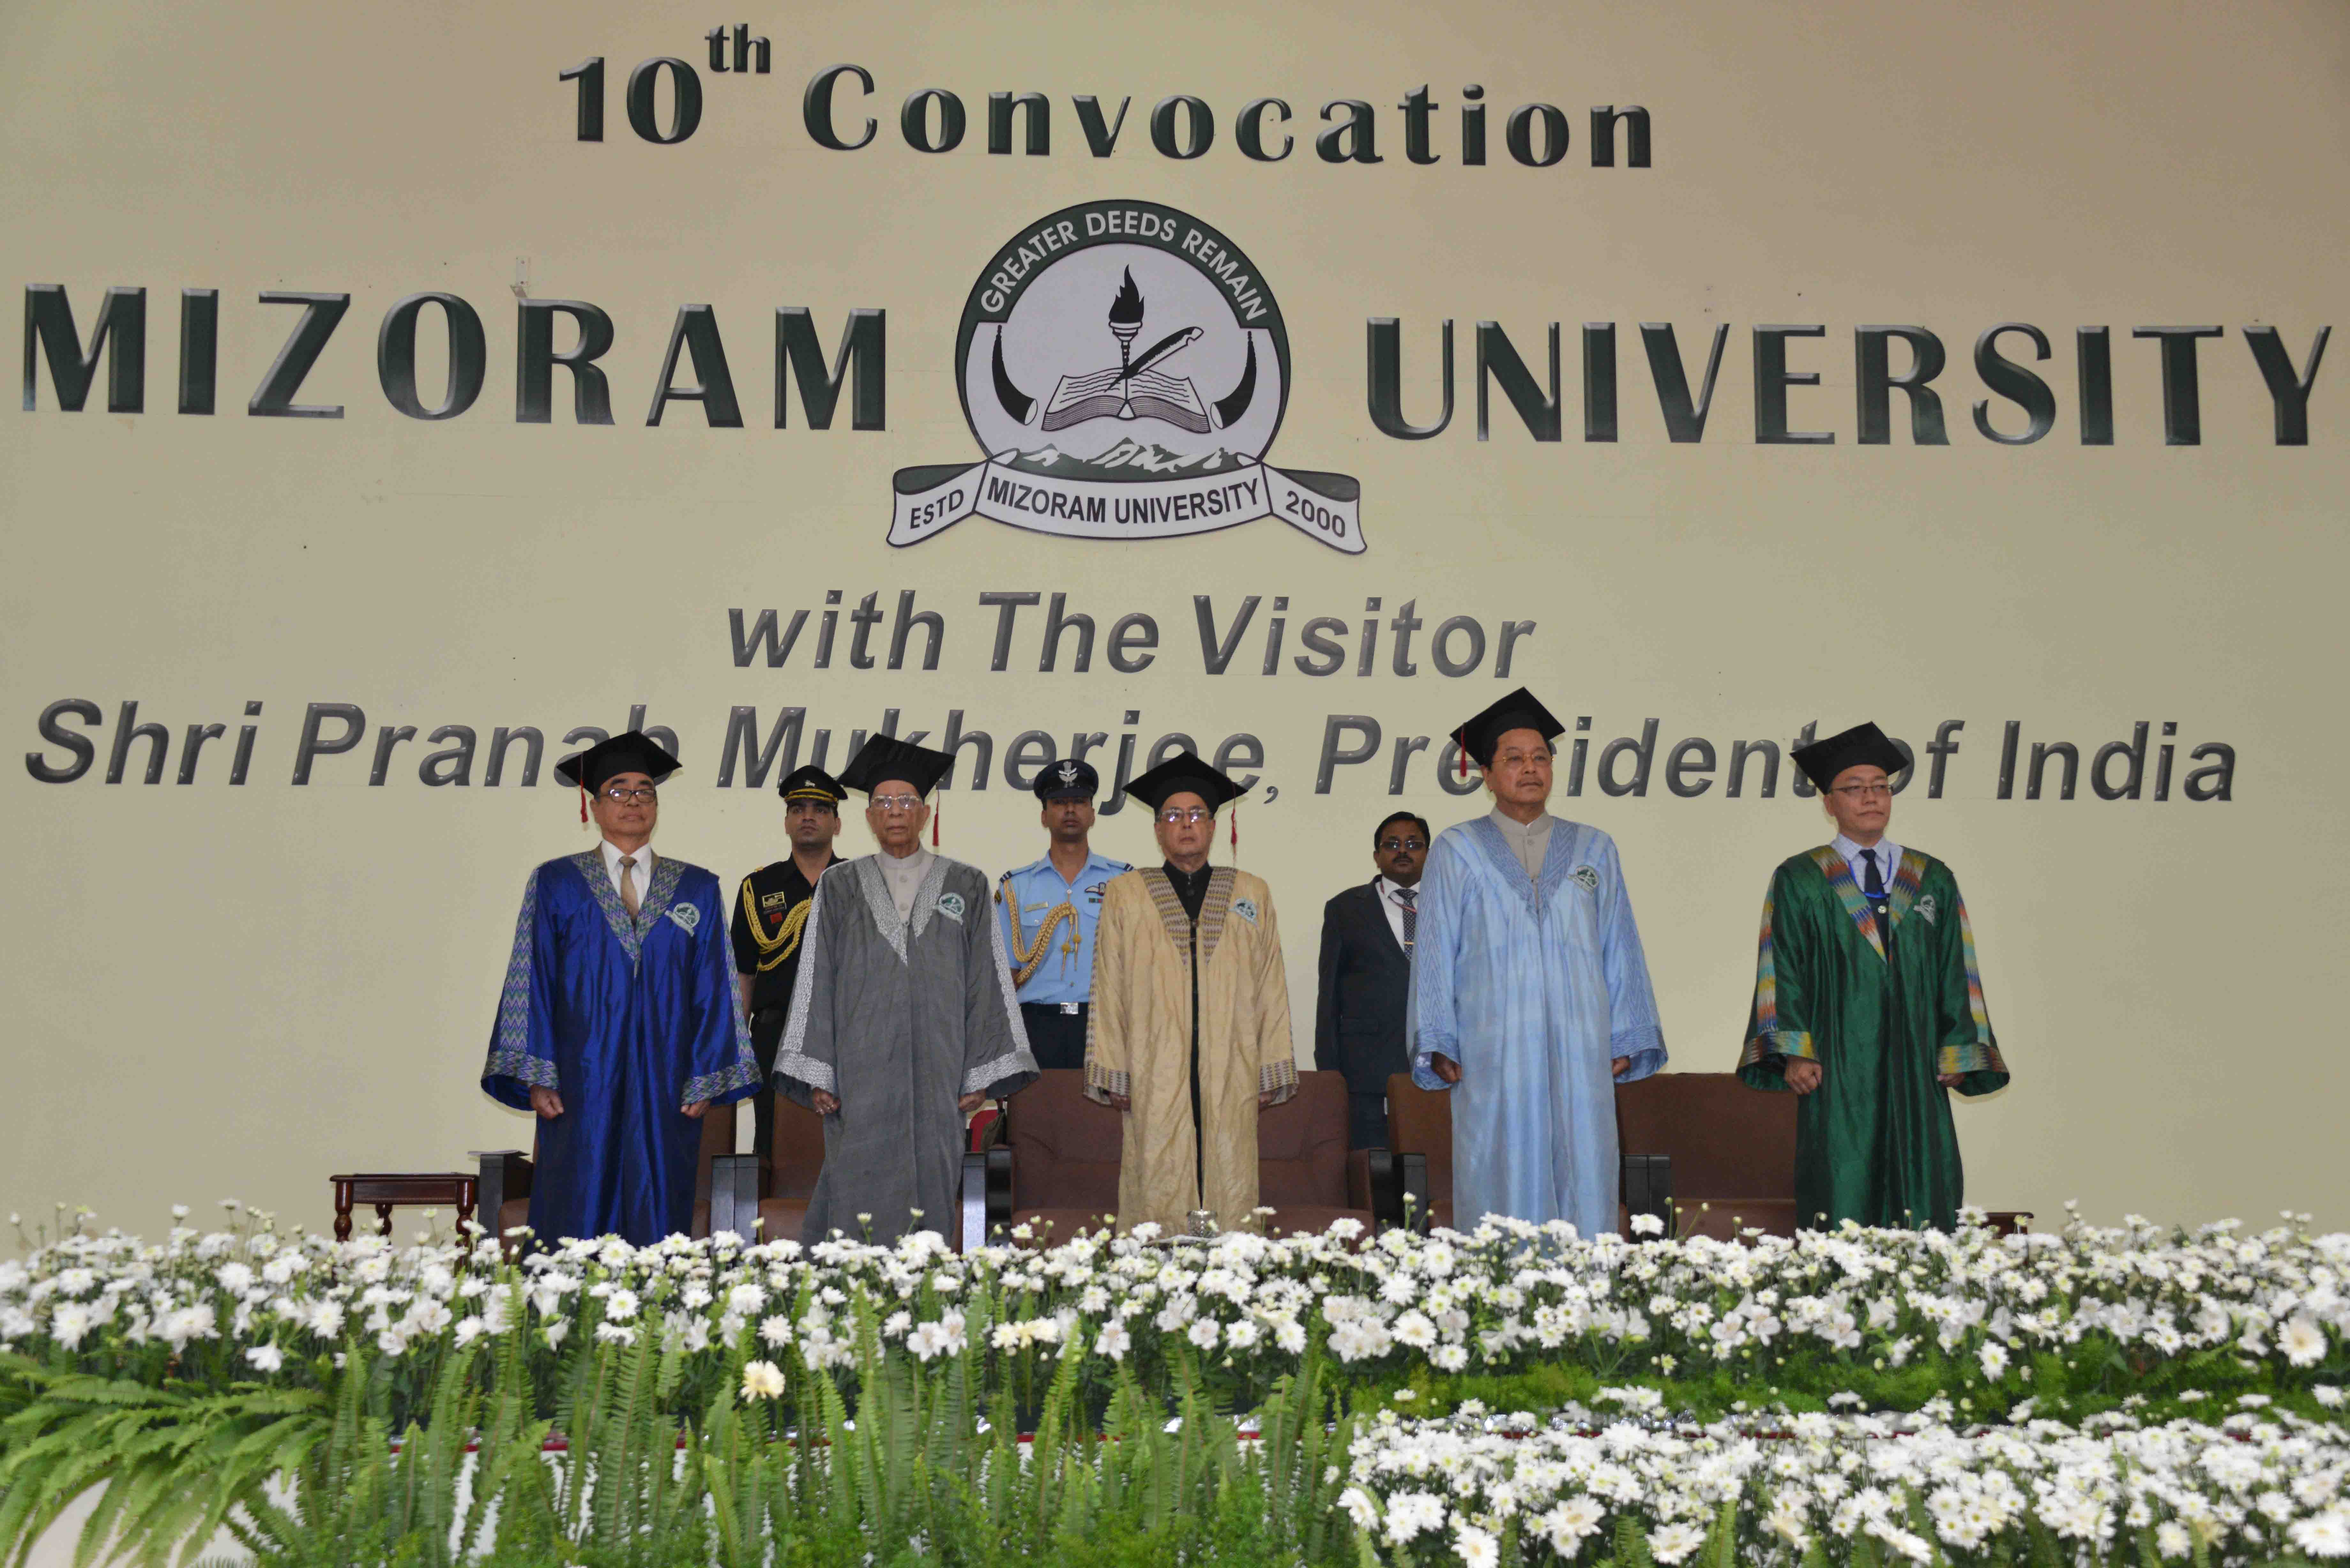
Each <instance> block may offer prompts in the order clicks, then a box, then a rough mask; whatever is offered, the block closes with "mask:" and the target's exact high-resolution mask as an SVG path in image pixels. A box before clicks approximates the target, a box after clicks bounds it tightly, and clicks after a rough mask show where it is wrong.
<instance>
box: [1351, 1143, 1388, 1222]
mask: <svg viewBox="0 0 2350 1568" xmlns="http://www.w3.org/2000/svg"><path fill="white" fill-rule="evenodd" d="M1386 1153H1387V1150H1385V1149H1383V1148H1350V1149H1348V1150H1347V1208H1349V1209H1376V1208H1377V1205H1376V1204H1375V1203H1374V1202H1373V1201H1372V1194H1371V1160H1372V1158H1373V1157H1374V1156H1377V1155H1384V1154H1386Z"/></svg>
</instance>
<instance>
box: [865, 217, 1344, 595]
mask: <svg viewBox="0 0 2350 1568" xmlns="http://www.w3.org/2000/svg"><path fill="white" fill-rule="evenodd" d="M955 376H956V382H957V387H958V389H959V390H960V392H961V394H962V409H963V418H964V420H965V421H967V422H968V423H969V424H970V426H971V431H972V435H973V436H974V437H975V438H976V439H977V440H978V442H979V446H980V450H981V452H983V453H984V454H985V455H986V461H984V462H977V463H949V464H943V465H931V466H927V467H921V468H901V469H899V471H898V473H897V480H896V488H897V504H896V509H895V512H894V514H893V515H892V517H891V519H890V524H889V543H890V544H892V545H918V544H920V543H921V542H922V541H923V540H925V539H928V538H931V537H932V536H933V535H938V534H941V533H943V532H945V531H946V530H947V529H948V528H951V527H952V526H953V525H954V524H957V523H960V522H962V520H963V519H964V518H966V517H970V516H972V515H974V514H975V515H978V516H983V517H990V518H993V519H994V520H995V521H996V522H998V523H1008V524H1012V525H1013V526H1014V527H1015V528H1027V529H1032V530H1034V531H1035V532H1037V533H1042V534H1058V535H1064V536H1066V537H1069V538H1077V539H1169V538H1177V537H1180V536H1182V535H1188V534H1206V533H1211V532H1213V531H1214V530H1216V529H1219V528H1231V527H1234V526H1237V525H1238V524H1243V523H1253V522H1256V521H1258V520H1259V519H1261V518H1265V517H1278V518H1280V519H1281V520H1282V521H1283V522H1284V523H1287V524H1290V525H1291V526H1292V527H1294V528H1296V529H1298V530H1299V531H1300V532H1302V533H1304V534H1305V535H1308V536H1309V537H1312V538H1315V539H1318V540H1320V541H1321V542H1322V543H1323V544H1325V545H1329V546H1330V547H1331V548H1332V549H1335V550H1343V551H1345V552H1346V553H1347V554H1348V555H1360V554H1361V553H1362V549H1363V534H1362V526H1361V523H1360V519H1359V517H1358V515H1357V510H1358V497H1359V494H1360V487H1359V486H1358V485H1357V483H1356V482H1355V481H1354V480H1353V479H1352V478H1350V477H1348V476H1347V475H1346V474H1343V473H1315V472H1307V471H1305V470H1297V471H1295V472H1284V471H1283V470H1281V469H1277V468H1274V467H1272V466H1271V465H1269V464H1268V463H1266V462H1264V461H1263V459H1264V453H1265V451H1266V449H1268V448H1269V447H1271V446H1272V445H1273V438H1274V435H1275V434H1276V433H1278V431H1280V429H1281V419H1282V414H1283V412H1284V410H1286V408H1287V407H1288V403H1289V382H1290V365H1289V334H1288V332H1287V330H1286V329H1285V328H1284V327H1283V325H1282V320H1281V307H1280V306H1277V305H1275V304H1274V298H1273V291H1272V289H1270V288H1269V287H1267V286H1266V285H1265V282H1264V278H1263V275H1261V274H1260V273H1259V272H1258V271H1257V268H1256V265H1255V264H1254V263H1253V262H1252V261H1250V260H1249V258H1248V257H1247V256H1246V255H1244V254H1242V252H1241V251H1240V249H1239V247H1238V246H1236V245H1234V244H1232V242H1231V241H1230V240H1228V239H1226V238H1225V237H1224V236H1223V235H1222V234H1219V233H1218V232H1217V231H1215V230H1214V229H1212V228H1210V227H1209V226H1208V225H1207V224H1205V223H1201V222H1200V221H1199V220H1198V219H1196V218H1193V217H1191V215H1189V214H1188V213H1180V212H1178V211H1176V210H1175V209H1174V208H1172V207H1164V206H1160V205H1159V204H1158V203H1156V202H1085V203H1083V204H1081V205H1079V206H1075V207H1066V208H1064V209H1062V210H1061V211H1060V212H1057V213H1054V214H1053V215H1052V216H1050V217H1048V218H1045V219H1043V220H1042V221H1040V222H1038V223H1035V224H1032V225H1031V226H1029V227H1028V228H1027V229H1025V230H1024V231H1023V232H1022V233H1020V234H1017V235H1015V236H1014V238H1012V239H1011V240H1009V241H1007V242H1006V243H1005V244H1003V247H1002V248H1001V249H999V250H998V251H997V252H996V253H995V255H994V256H993V259H991V260H990V261H989V263H988V265H987V267H986V269H985V271H983V273H982V274H981V275H980V278H979V281H978V282H977V283H975V284H973V285H972V291H971V297H970V299H969V300H968V301H966V302H965V304H964V306H963V312H962V330H961V331H960V332H959V333H958V334H957V335H956V338H955Z"/></svg>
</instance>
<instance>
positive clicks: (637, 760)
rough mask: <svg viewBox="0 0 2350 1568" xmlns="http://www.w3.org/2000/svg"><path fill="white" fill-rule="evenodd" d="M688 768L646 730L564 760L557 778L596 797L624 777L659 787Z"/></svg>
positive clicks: (558, 767) (557, 768) (591, 748)
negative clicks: (638, 778)
mask: <svg viewBox="0 0 2350 1568" xmlns="http://www.w3.org/2000/svg"><path fill="white" fill-rule="evenodd" d="M684 765H685V764H684V763H681V762H679V761H678V760H677V759H676V758H675V757H672V756H671V755H670V754H669V753H667V752H665V751H662V750H661V749H660V746H658V745H656V744H654V743H653V742H651V741H649V740H647V739H646V738H645V734H644V732H643V731H641V730H630V731H629V732H628V733H627V734H625V735H615V736H613V737H612V738H611V739H610V740H608V741H598V742H596V743H595V744H594V745H592V746H590V747H588V748H587V750H586V751H584V752H578V753H574V754H572V755H571V756H567V757H566V758H564V759H563V760H562V761H561V762H559V763H556V764H555V776H556V778H558V779H561V780H562V781H563V782H564V783H565V784H577V785H578V786H579V787H580V788H582V789H585V790H587V791H588V792H590V793H591V794H592V793H593V792H595V791H597V790H599V789H602V788H603V787H604V784H605V783H606V781H608V780H609V779H613V778H616V777H618V776H619V775H620V774H644V775H645V776H646V777H647V778H650V779H651V780H652V781H653V783H655V784H659V783H660V782H661V780H663V779H665V778H667V777H669V775H670V774H673V773H675V772H677V770H678V769H680V768H681V767H683V766H684Z"/></svg>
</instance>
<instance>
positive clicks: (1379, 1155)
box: [1347, 1148, 1403, 1231]
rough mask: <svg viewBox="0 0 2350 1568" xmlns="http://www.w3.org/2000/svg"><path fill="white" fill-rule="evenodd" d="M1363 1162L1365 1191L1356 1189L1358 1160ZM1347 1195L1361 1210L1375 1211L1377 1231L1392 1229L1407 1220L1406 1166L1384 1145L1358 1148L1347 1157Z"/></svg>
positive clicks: (1374, 1221)
mask: <svg viewBox="0 0 2350 1568" xmlns="http://www.w3.org/2000/svg"><path fill="white" fill-rule="evenodd" d="M1358 1160H1359V1161H1360V1162H1361V1165H1360V1170H1361V1174H1362V1180H1363V1190H1362V1191H1361V1192H1360V1193H1357V1192H1356V1191H1354V1190H1353V1189H1354V1185H1355V1177H1356V1172H1357V1161H1358ZM1347 1189H1348V1190H1347V1197H1348V1198H1349V1199H1352V1200H1353V1202H1354V1206H1355V1207H1356V1208H1357V1209H1367V1210H1370V1211H1371V1228H1372V1229H1373V1230H1374V1231H1392V1230H1394V1229H1396V1228H1397V1227H1398V1226H1399V1225H1401V1224H1402V1223H1403V1168H1402V1167H1401V1166H1400V1165H1399V1163H1398V1162H1397V1157H1396V1156H1395V1155H1393V1154H1391V1153H1389V1152H1388V1150H1386V1149H1383V1148H1358V1149H1357V1150H1355V1151H1354V1152H1353V1153H1352V1154H1349V1155H1348V1156H1347Z"/></svg>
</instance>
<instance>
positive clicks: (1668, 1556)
mask: <svg viewBox="0 0 2350 1568" xmlns="http://www.w3.org/2000/svg"><path fill="white" fill-rule="evenodd" d="M1704 1544H1705V1532H1703V1531H1701V1530H1699V1529H1698V1528H1696V1527H1695V1526H1694V1525H1688V1524H1668V1525H1666V1526H1665V1527H1664V1528H1663V1529H1662V1530H1659V1531H1658V1532H1656V1533H1655V1534H1654V1535H1651V1536H1650V1537H1648V1555H1649V1556H1651V1557H1653V1558H1655V1559H1656V1560H1657V1561H1658V1562H1659V1563H1678V1562H1679V1561H1680V1560H1681V1559H1682V1558H1684V1557H1687V1556H1688V1555H1689V1554H1690V1552H1695V1551H1696V1550H1697V1549H1698V1548H1699V1547H1700V1546H1702V1545H1704Z"/></svg>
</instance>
